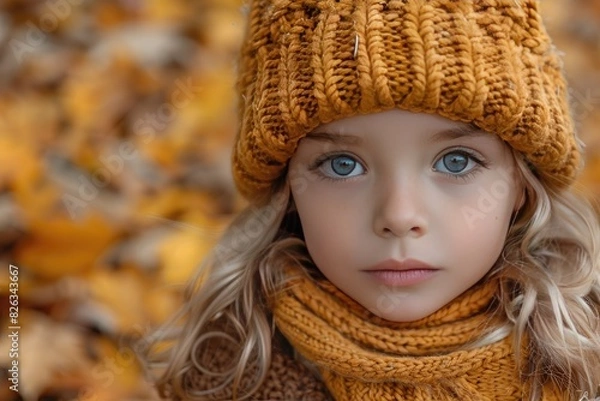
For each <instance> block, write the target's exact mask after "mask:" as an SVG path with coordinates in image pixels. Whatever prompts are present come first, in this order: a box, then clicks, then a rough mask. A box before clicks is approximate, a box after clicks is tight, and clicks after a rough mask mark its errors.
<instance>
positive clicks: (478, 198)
mask: <svg viewBox="0 0 600 401" xmlns="http://www.w3.org/2000/svg"><path fill="white" fill-rule="evenodd" d="M537 7H538V5H537V3H536V2H535V1H533V0H481V1H450V0H440V1H419V0H389V1H383V0H336V1H334V0H253V1H251V4H250V13H249V21H248V30H247V34H246V40H245V42H244V45H243V48H242V52H241V59H240V65H239V70H240V72H239V91H240V97H241V100H240V101H241V128H240V131H239V135H238V137H237V140H236V144H235V148H234V154H233V173H234V177H235V180H236V183H237V186H238V188H239V190H240V191H241V193H242V194H243V195H245V197H246V198H247V199H248V201H249V206H248V209H247V210H246V211H245V212H244V213H242V214H241V215H240V216H239V217H238V218H237V220H235V221H234V222H233V224H232V225H231V227H230V228H229V230H228V231H227V233H226V234H225V235H224V237H223V238H222V240H221V241H220V243H219V244H218V246H217V247H216V248H215V250H214V252H213V254H212V255H211V257H210V258H209V260H208V261H207V262H206V263H205V265H204V266H203V267H202V269H201V270H200V271H199V273H198V276H197V278H196V280H195V281H194V282H193V283H192V284H191V285H190V287H189V291H188V293H187V301H186V304H185V307H184V309H183V310H182V312H181V314H180V315H179V316H177V317H176V319H175V320H174V322H173V326H168V327H167V329H163V330H161V331H159V332H158V333H157V334H156V335H155V336H154V337H153V338H152V339H151V340H152V342H153V343H152V344H153V346H151V347H149V348H150V351H152V352H150V355H151V357H150V361H151V362H152V363H155V364H156V366H158V367H161V368H162V373H161V376H160V378H159V379H158V388H159V389H160V391H161V393H162V395H163V396H164V397H168V398H171V399H197V400H204V399H211V400H212V399H219V400H222V399H258V400H267V399H268V400H273V399H275V400H284V399H285V400H301V399H305V400H321V399H323V400H324V399H336V400H361V401H362V400H581V399H593V398H594V397H600V394H599V393H598V387H599V386H600V319H599V312H600V253H599V252H600V251H599V236H600V235H599V232H600V230H599V228H598V224H597V222H596V217H595V215H594V213H593V211H592V209H591V207H590V206H589V205H588V204H586V203H585V202H584V201H583V200H581V199H579V197H578V196H576V195H575V194H574V193H573V192H574V191H573V190H572V187H571V185H572V183H573V181H574V179H575V178H576V175H577V173H578V171H579V170H580V160H581V155H580V149H579V143H578V141H577V138H576V136H575V134H574V132H573V126H572V122H571V119H570V115H569V108H568V102H567V88H566V84H565V80H564V77H563V73H562V64H561V61H560V58H559V54H558V52H557V51H556V50H555V49H554V47H553V46H552V44H551V42H550V40H549V38H548V36H547V34H546V32H545V30H544V28H543V25H542V22H541V20H540V16H539V14H538V9H537ZM182 322H183V323H182ZM179 323H181V325H179ZM159 351H160V352H159Z"/></svg>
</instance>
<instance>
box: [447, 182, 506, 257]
mask: <svg viewBox="0 0 600 401" xmlns="http://www.w3.org/2000/svg"><path fill="white" fill-rule="evenodd" d="M515 192H516V189H515V188H514V185H513V184H512V183H507V182H506V181H503V180H500V179H497V180H493V181H491V182H490V183H487V185H481V186H478V187H477V188H476V189H475V190H474V192H473V193H471V194H470V195H469V196H468V197H467V198H464V199H463V203H462V205H460V206H459V207H457V209H456V210H459V211H460V212H459V213H455V214H454V224H455V226H456V227H462V230H461V231H462V232H463V233H464V238H465V239H468V242H470V243H471V244H472V248H473V249H475V247H480V249H481V250H484V249H485V250H487V251H488V252H491V253H496V251H498V253H499V252H500V251H501V250H502V247H503V246H504V242H505V239H506V233H507V231H508V227H509V225H510V219H511V216H512V213H513V210H514V207H515V203H516V195H515ZM492 251H493V252H492Z"/></svg>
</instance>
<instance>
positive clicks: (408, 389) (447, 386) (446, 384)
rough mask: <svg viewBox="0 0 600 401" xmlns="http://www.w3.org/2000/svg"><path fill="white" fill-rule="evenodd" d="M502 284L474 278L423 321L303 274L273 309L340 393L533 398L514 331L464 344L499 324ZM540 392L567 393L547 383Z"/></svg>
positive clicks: (348, 398)
mask: <svg viewBox="0 0 600 401" xmlns="http://www.w3.org/2000/svg"><path fill="white" fill-rule="evenodd" d="M496 286H497V282H495V281H490V282H488V283H486V284H484V285H481V286H476V287H474V288H472V289H470V290H468V291H467V292H465V293H464V294H463V295H461V296H460V297H458V298H457V299H456V300H454V301H453V302H451V303H450V304H448V305H446V306H444V307H443V308H442V309H440V310H439V311H437V312H435V313H434V314H432V315H430V316H428V317H426V318H424V319H421V320H419V321H416V322H411V323H393V322H389V321H385V320H383V319H380V318H378V317H376V316H374V315H372V314H370V312H368V311H366V309H364V308H362V307H361V306H360V305H359V304H357V303H356V302H354V301H353V300H352V299H350V298H349V297H347V296H346V295H344V294H343V293H341V292H340V291H339V290H337V289H336V288H335V287H334V286H333V285H332V284H331V283H329V282H323V283H319V284H316V283H315V282H313V281H312V280H311V279H309V278H306V277H300V278H298V279H296V280H295V281H294V282H292V283H291V285H290V286H289V289H288V290H287V291H285V292H282V293H281V294H280V295H279V296H278V298H277V299H276V301H275V303H274V305H275V306H274V317H275V322H276V324H277V327H278V328H279V329H280V330H281V332H282V333H283V334H284V336H286V338H287V339H288V340H289V341H290V343H291V344H292V346H293V347H294V348H295V349H296V350H297V351H298V352H299V353H300V354H301V355H303V357H304V358H306V359H307V360H308V361H310V362H311V363H313V364H314V365H316V367H317V368H318V369H319V371H320V373H321V375H322V377H323V381H324V382H325V384H326V385H327V387H328V389H329V391H330V392H331V394H332V395H333V397H334V398H335V399H338V400H345V401H352V400H356V401H365V400H417V401H418V400H442V401H443V400H506V401H509V400H512V401H516V400H522V399H527V389H526V388H525V386H524V385H523V380H522V379H521V378H520V376H519V372H518V369H517V364H516V361H515V357H514V353H513V348H512V342H511V338H510V336H509V337H507V338H505V339H504V340H501V341H498V342H496V343H493V344H490V345H487V346H483V347H479V348H475V349H469V348H464V346H465V345H466V344H468V343H470V342H472V341H473V340H476V339H478V338H479V337H480V336H481V334H482V333H483V331H484V330H485V327H486V326H487V325H493V324H494V318H493V313H492V311H491V310H490V307H491V306H492V305H493V297H494V293H495V292H496V289H497V288H496ZM461 347H463V349H461ZM525 352H526V350H525ZM542 399H543V400H564V399H566V397H564V396H563V395H560V394H559V392H558V391H557V390H556V388H554V387H553V386H552V385H550V384H548V385H547V386H546V387H545V388H544V395H543V398H542Z"/></svg>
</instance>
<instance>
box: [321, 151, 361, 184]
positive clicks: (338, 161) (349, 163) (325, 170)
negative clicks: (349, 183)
mask: <svg viewBox="0 0 600 401" xmlns="http://www.w3.org/2000/svg"><path fill="white" fill-rule="evenodd" d="M316 167H317V168H318V170H319V171H320V173H321V174H322V175H324V176H325V177H327V178H332V179H344V178H350V177H355V176H357V175H361V174H364V173H365V168H364V167H363V165H362V164H361V163H360V162H359V161H358V160H356V159H355V158H354V157H352V156H349V155H335V156H328V157H326V158H325V159H322V160H319V161H318V163H317V166H316Z"/></svg>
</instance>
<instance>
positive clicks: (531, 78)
mask: <svg viewBox="0 0 600 401" xmlns="http://www.w3.org/2000/svg"><path fill="white" fill-rule="evenodd" d="M250 3H251V4H250V13H249V24H248V31H247V34H246V38H245V41H244V43H243V47H242V51H241V58H240V62H239V81H238V90H239V93H240V114H241V115H240V117H241V127H240V130H239V132H238V135H237V139H236V144H235V148H234V153H233V175H234V179H235V181H236V184H237V186H238V189H239V190H240V192H241V193H242V194H243V195H244V196H246V198H248V199H249V200H251V201H253V202H257V203H260V202H262V201H264V200H265V199H268V198H269V194H270V191H272V189H273V187H274V185H273V184H274V183H275V182H277V180H278V179H279V178H281V177H282V176H283V175H284V174H285V168H286V166H287V163H288V161H289V159H290V157H291V156H292V155H293V154H294V151H295V149H296V147H297V144H298V141H299V140H300V139H302V138H303V137H304V136H306V135H307V134H308V133H309V132H310V131H312V130H313V129H314V128H316V127H317V126H319V125H320V124H323V123H327V122H331V121H333V120H337V119H341V118H344V117H349V116H353V115H357V114H366V113H374V112H379V111H384V110H389V109H393V108H399V109H403V110H408V111H412V112H425V113H437V114H439V115H441V116H444V117H446V118H449V119H451V120H455V121H461V122H466V123H472V124H474V125H476V126H478V127H479V128H481V129H482V130H484V131H487V132H490V133H493V134H496V135H498V136H499V137H500V138H502V139H503V140H504V141H506V142H507V143H508V144H509V145H510V146H512V147H513V148H514V149H516V150H518V151H520V152H522V153H523V154H524V155H525V157H526V158H527V159H528V160H529V162H530V164H531V165H532V167H533V168H534V170H535V171H536V172H537V174H538V175H539V176H540V178H541V179H542V180H544V181H548V182H551V183H552V184H555V185H556V186H559V187H564V186H566V185H568V184H569V183H571V182H572V181H573V179H574V177H575V176H576V173H577V171H578V169H579V167H580V154H579V149H578V144H577V140H576V137H575V134H574V132H573V124H572V121H571V117H570V114H569V107H568V100H567V86H566V83H565V79H564V76H563V72H562V62H561V59H560V57H559V54H558V52H557V51H556V50H555V49H554V47H553V45H552V44H551V41H550V39H549V37H548V35H547V33H546V31H545V29H544V27H543V24H542V21H541V18H540V15H539V13H538V4H537V2H536V1H534V0H481V1H450V0H436V1H423V0H388V1H381V0H336V1H334V0H253V1H251V2H250Z"/></svg>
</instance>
